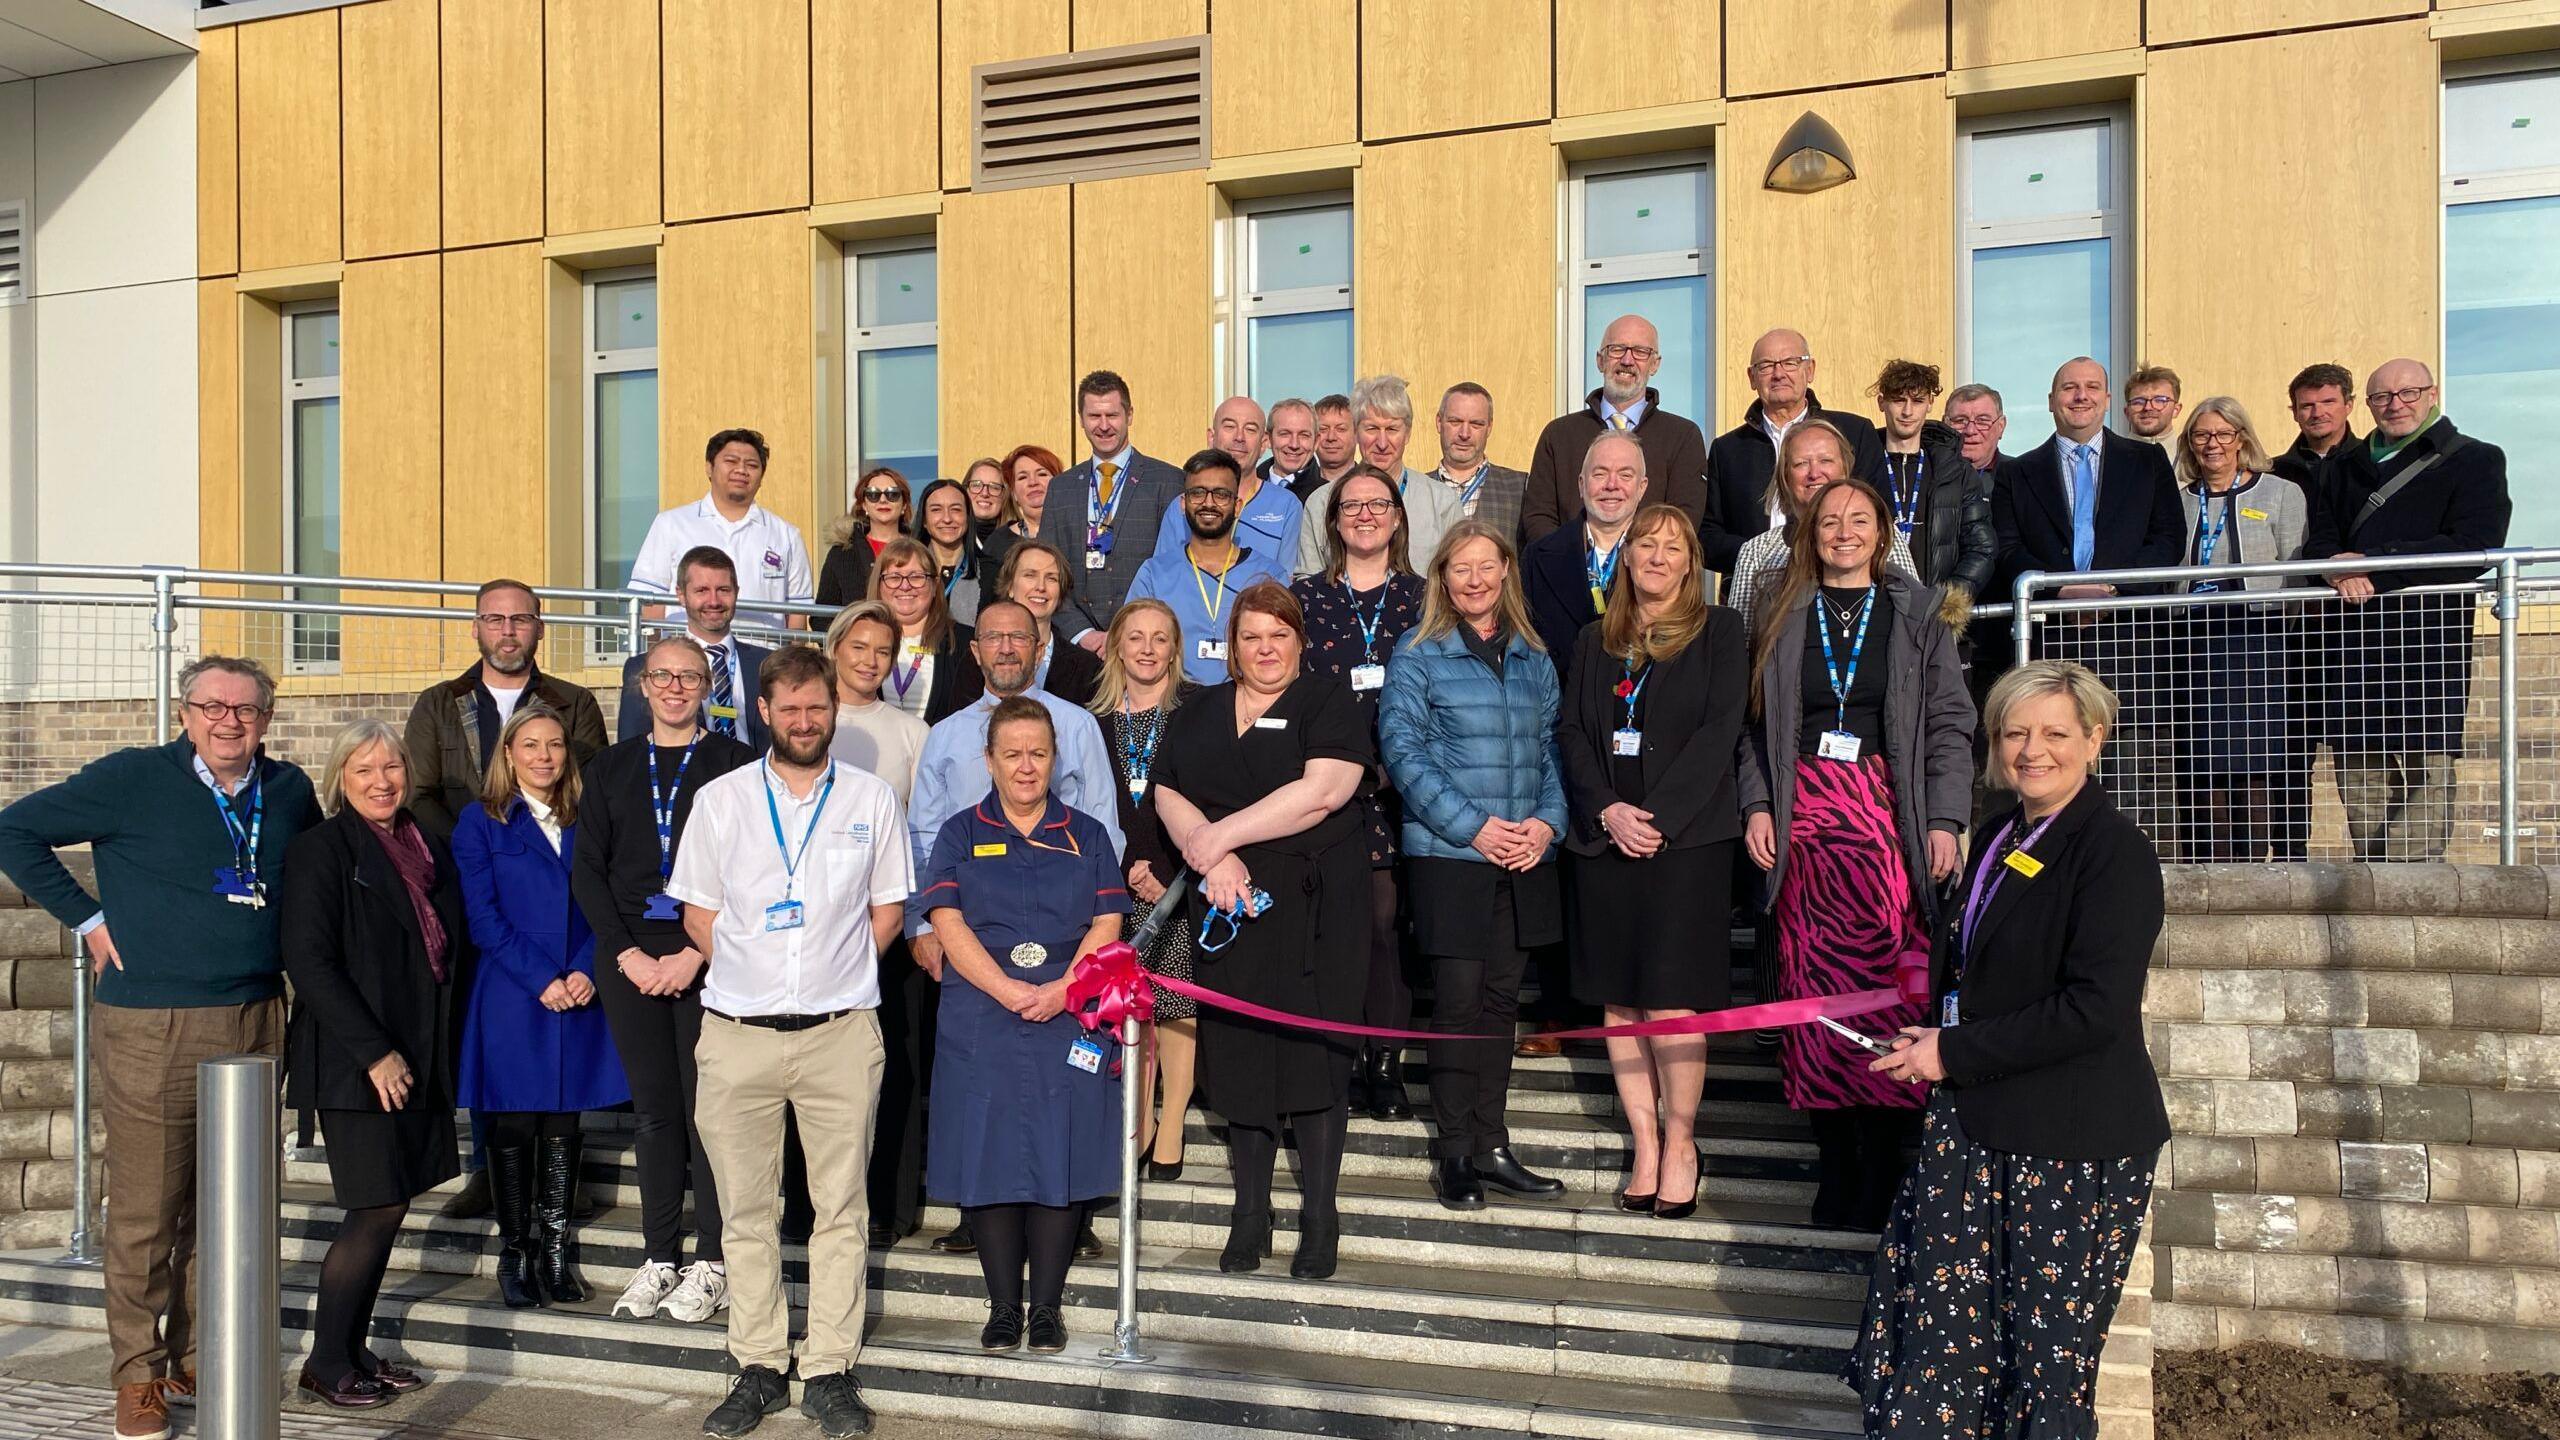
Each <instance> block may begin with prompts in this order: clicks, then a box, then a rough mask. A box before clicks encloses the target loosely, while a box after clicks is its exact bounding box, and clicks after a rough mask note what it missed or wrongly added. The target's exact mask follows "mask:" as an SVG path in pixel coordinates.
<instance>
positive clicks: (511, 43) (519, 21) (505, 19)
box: [441, 0, 542, 246]
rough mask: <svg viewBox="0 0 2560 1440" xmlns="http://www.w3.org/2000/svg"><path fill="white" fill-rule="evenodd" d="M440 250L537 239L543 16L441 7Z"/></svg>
mask: <svg viewBox="0 0 2560 1440" xmlns="http://www.w3.org/2000/svg"><path fill="white" fill-rule="evenodd" d="M443 3H444V8H443V12H442V13H443V24H444V74H443V77H442V82H441V83H442V88H443V92H444V243H445V244H447V245H449V246H464V245H489V244H495V243H497V242H500V241H506V240H531V239H534V238H536V237H538V236H540V235H541V234H542V8H541V7H540V6H538V5H532V4H527V3H524V0H443Z"/></svg>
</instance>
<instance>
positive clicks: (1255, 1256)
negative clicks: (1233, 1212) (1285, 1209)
mask: <svg viewBox="0 0 2560 1440" xmlns="http://www.w3.org/2000/svg"><path fill="white" fill-rule="evenodd" d="M1270 1253H1271V1216H1270V1215H1269V1213H1267V1212H1266V1213H1264V1214H1262V1215H1258V1216H1247V1215H1240V1216H1237V1217H1236V1218H1235V1220H1233V1221H1232V1222H1230V1224H1229V1226H1228V1229H1227V1248H1225V1249H1224V1250H1221V1251H1219V1252H1218V1269H1219V1271H1220V1272H1222V1273H1224V1274H1228V1275H1250V1274H1252V1273H1253V1272H1254V1271H1256V1270H1259V1269H1261V1268H1262V1257H1263V1256H1265V1255H1268V1254H1270Z"/></svg>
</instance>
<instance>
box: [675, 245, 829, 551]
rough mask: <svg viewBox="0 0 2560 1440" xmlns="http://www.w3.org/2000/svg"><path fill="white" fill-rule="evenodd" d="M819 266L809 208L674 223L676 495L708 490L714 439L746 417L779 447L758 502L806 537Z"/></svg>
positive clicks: (810, 511) (811, 515) (810, 514)
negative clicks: (813, 268)
mask: <svg viewBox="0 0 2560 1440" xmlns="http://www.w3.org/2000/svg"><path fill="white" fill-rule="evenodd" d="M809 270H810V256H809V227H808V224H807V222H806V221H805V219H804V218H803V217H802V216H799V215H758V216H752V217H749V218H746V219H739V220H719V221H714V222H711V223H709V224H703V225H682V226H676V227H672V228H670V229H669V230H668V231H667V240H666V248H665V249H664V250H663V251H662V252H660V255H659V258H658V361H659V364H658V396H659V419H658V425H659V435H660V436H661V443H660V446H659V456H660V460H659V465H658V475H659V489H660V495H661V498H662V499H663V500H664V501H665V502H666V503H667V504H669V505H674V504H678V503H681V502H683V501H688V500H693V499H697V498H699V497H700V495H701V494H702V483H703V482H702V442H703V440H704V438H705V437H707V436H709V435H710V434H711V433H712V432H713V431H716V430H721V429H725V428H727V427H729V426H732V425H747V426H752V427H754V428H755V429H758V430H761V431H763V432H764V435H765V439H766V441H767V442H768V443H769V444H770V445H771V446H772V447H773V458H772V460H771V462H770V464H769V466H768V468H767V469H766V471H765V477H764V491H763V493H762V495H761V496H760V497H759V503H761V504H762V505H763V506H764V507H765V508H766V509H768V510H771V511H772V512H773V513H775V514H776V515H779V516H781V517H782V518H784V519H785V520H788V521H790V522H791V523H793V524H795V525H798V526H799V527H801V532H802V534H804V535H806V534H809V533H811V532H812V531H813V529H815V528H818V527H815V526H813V525H812V523H811V522H812V521H813V520H814V519H816V518H817V517H816V513H815V507H814V504H813V496H814V491H813V489H812V477H811V473H810V470H811V467H810V458H809V457H810V451H811V448H812V445H813V441H812V438H811V437H812V434H813V430H812V426H811V423H810V415H809V409H810V402H811V389H812V386H813V385H814V384H815V383H816V376H815V372H814V371H813V369H812V368H811V367H812V364H813V360H814V354H815V340H814V335H813V332H812V329H811V324H810V315H809ZM811 563H813V564H814V563H815V559H814V557H813V559H812V562H811Z"/></svg>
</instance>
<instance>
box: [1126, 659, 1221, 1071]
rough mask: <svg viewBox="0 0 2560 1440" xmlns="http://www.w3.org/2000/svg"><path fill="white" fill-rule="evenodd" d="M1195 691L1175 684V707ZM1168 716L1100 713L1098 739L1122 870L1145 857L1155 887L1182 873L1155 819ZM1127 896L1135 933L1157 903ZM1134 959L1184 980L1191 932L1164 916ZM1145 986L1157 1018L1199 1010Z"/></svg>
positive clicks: (1172, 1017)
mask: <svg viewBox="0 0 2560 1440" xmlns="http://www.w3.org/2000/svg"><path fill="white" fill-rule="evenodd" d="M1199 691H1200V687H1199V686H1197V685H1194V684H1192V683H1191V682H1190V681H1188V680H1185V681H1182V682H1180V683H1179V684H1177V685H1176V686H1175V687H1174V694H1173V703H1174V705H1175V706H1176V707H1179V706H1180V705H1182V704H1183V703H1184V702H1185V701H1187V700H1189V699H1191V697H1192V696H1194V695H1196V694H1198V693H1199ZM1171 718H1172V712H1171V711H1170V710H1139V711H1136V712H1134V713H1133V712H1131V711H1130V710H1128V709H1126V708H1123V709H1119V710H1113V711H1111V712H1109V713H1107V714H1105V715H1104V716H1103V717H1102V738H1103V739H1105V740H1107V741H1109V742H1110V745H1111V773H1112V775H1113V776H1114V777H1115V778H1116V779H1118V781H1119V782H1120V833H1121V834H1122V835H1123V836H1125V837H1127V844H1126V848H1125V849H1124V850H1123V851H1122V852H1121V859H1122V862H1123V868H1124V870H1125V867H1126V866H1128V865H1135V864H1136V863H1138V862H1139V861H1141V860H1144V861H1146V862H1147V868H1148V869H1149V870H1151V871H1153V872H1154V873H1155V877H1156V883H1157V884H1159V885H1161V884H1164V883H1165V882H1167V881H1169V880H1171V879H1172V878H1173V877H1174V876H1176V875H1178V874H1181V873H1182V857H1181V856H1180V855H1178V854H1176V853H1175V852H1174V848H1173V840H1172V837H1170V836H1168V835H1166V834H1165V831H1164V822H1163V821H1162V820H1160V819H1158V818H1157V817H1156V787H1155V779H1154V775H1153V771H1154V768H1155V757H1156V748H1157V746H1158V744H1159V743H1160V742H1162V741H1163V739H1164V730H1165V724H1166V722H1167V721H1169V720H1170V719H1171ZM1132 782H1135V783H1134V784H1133V783H1132ZM1129 900H1130V903H1131V906H1132V908H1131V910H1130V912H1129V933H1130V934H1132V935H1134V934H1136V933H1137V932H1138V927H1139V926H1140V925H1143V924H1145V923H1146V920H1147V917H1148V916H1149V915H1152V914H1154V913H1155V908H1156V907H1155V906H1154V905H1152V904H1149V903H1148V902H1146V901H1143V900H1140V899H1138V897H1137V896H1136V895H1135V894H1134V893H1133V894H1131V895H1130V897H1129ZM1138 962H1139V963H1140V964H1141V965H1144V966H1145V967H1146V968H1147V969H1149V970H1151V971H1154V972H1155V973H1156V974H1158V975H1169V976H1171V977H1173V978H1174V979H1176V980H1184V981H1187V980H1189V979H1190V978H1191V934H1190V932H1189V931H1188V930H1186V929H1184V928H1183V924H1182V920H1181V917H1179V916H1172V917H1168V923H1167V924H1166V925H1165V926H1164V928H1163V929H1161V930H1159V931H1157V932H1156V939H1155V943H1154V944H1152V945H1150V946H1148V947H1147V949H1146V952H1145V953H1144V954H1142V955H1140V956H1139V957H1138ZM1150 988H1152V989H1153V990H1154V991H1155V992H1156V1018H1157V1019H1159V1020H1188V1019H1190V1018H1191V1017H1192V1016H1194V1015H1197V1014H1199V1013H1200V1002H1198V1001H1196V1000H1194V999H1192V998H1191V997H1190V996H1188V995H1176V994H1174V993H1173V992H1172V991H1170V990H1167V989H1166V988H1164V987H1163V986H1161V985H1156V986H1152V987H1150Z"/></svg>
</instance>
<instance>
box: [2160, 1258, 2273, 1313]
mask: <svg viewBox="0 0 2560 1440" xmlns="http://www.w3.org/2000/svg"><path fill="white" fill-rule="evenodd" d="M2257 1258H2258V1257H2257V1256H2255V1255H2251V1254H2249V1253H2248V1252H2246V1251H2239V1250H2202V1249H2195V1248H2192V1247H2184V1246H2182V1247H2180V1248H2178V1249H2174V1250H2171V1251H2170V1252H2169V1264H2168V1285H2169V1287H2170V1288H2171V1289H2173V1290H2174V1292H2175V1293H2176V1294H2177V1296H2178V1298H2179V1302H2180V1303H2181V1304H2188V1305H2247V1304H2250V1303H2251V1302H2252V1300H2253V1298H2254V1296H2255V1294H2256V1290H2257V1267H2256V1265H2255V1263H2254V1262H2255V1261H2256V1260H2257ZM2157 1288H2158V1287H2156V1286H2155V1293H2156V1291H2157Z"/></svg>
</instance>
